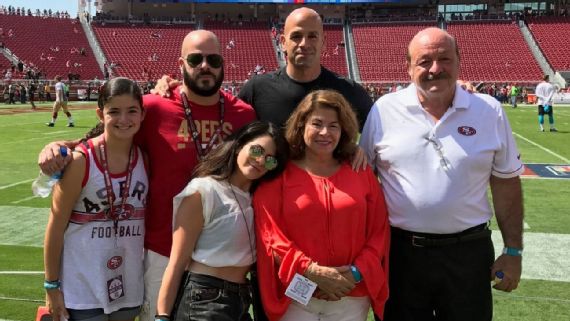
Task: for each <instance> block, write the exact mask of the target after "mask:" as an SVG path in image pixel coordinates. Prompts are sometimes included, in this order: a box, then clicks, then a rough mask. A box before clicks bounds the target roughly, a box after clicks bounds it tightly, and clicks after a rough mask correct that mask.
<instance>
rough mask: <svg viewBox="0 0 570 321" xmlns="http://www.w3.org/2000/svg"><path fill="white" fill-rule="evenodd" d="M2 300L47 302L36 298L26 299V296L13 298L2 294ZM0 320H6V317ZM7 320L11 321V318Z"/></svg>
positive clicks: (0, 298)
mask: <svg viewBox="0 0 570 321" xmlns="http://www.w3.org/2000/svg"><path fill="white" fill-rule="evenodd" d="M0 300H10V301H24V302H39V303H45V302H46V301H45V300H34V299H25V298H11V297H8V296H0ZM0 321H4V319H0ZM5 321H9V320H5Z"/></svg>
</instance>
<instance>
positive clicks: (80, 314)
mask: <svg viewBox="0 0 570 321" xmlns="http://www.w3.org/2000/svg"><path fill="white" fill-rule="evenodd" d="M67 312H69V321H114V320H132V319H134V318H136V316H137V315H139V313H140V312H141V307H140V306H138V307H133V308H122V309H119V310H117V311H115V312H112V313H110V314H105V312H103V309H87V310H74V309H67Z"/></svg>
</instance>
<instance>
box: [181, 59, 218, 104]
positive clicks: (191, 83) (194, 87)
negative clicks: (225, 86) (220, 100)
mask: <svg viewBox="0 0 570 321" xmlns="http://www.w3.org/2000/svg"><path fill="white" fill-rule="evenodd" d="M182 75H183V76H184V84H185V85H186V87H188V89H190V90H191V91H192V92H193V93H195V94H196V95H198V96H202V97H210V96H213V95H214V94H215V93H217V92H218V91H219V90H220V87H221V86H222V82H223V81H224V66H222V70H220V75H219V76H218V77H216V75H214V74H213V73H211V72H204V73H201V74H198V75H197V77H199V76H200V75H212V76H214V78H215V82H214V86H212V88H210V89H202V88H200V86H198V82H197V81H196V80H194V79H192V78H190V74H189V73H188V71H186V68H182Z"/></svg>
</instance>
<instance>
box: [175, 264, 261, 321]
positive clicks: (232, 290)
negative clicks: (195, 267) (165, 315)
mask: <svg viewBox="0 0 570 321" xmlns="http://www.w3.org/2000/svg"><path fill="white" fill-rule="evenodd" d="M184 284H185V287H184V294H183V295H182V299H181V301H180V305H179V307H178V310H177V311H175V314H176V315H175V318H174V321H189V320H191V321H251V317H250V315H249V306H250V304H251V294H250V286H249V284H238V283H234V282H230V281H226V280H223V279H220V278H216V277H213V276H209V275H204V274H197V273H190V274H189V276H188V278H187V280H186V282H185V283H184Z"/></svg>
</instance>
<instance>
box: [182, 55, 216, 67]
mask: <svg viewBox="0 0 570 321" xmlns="http://www.w3.org/2000/svg"><path fill="white" fill-rule="evenodd" d="M204 57H206V62H207V63H208V65H210V67H212V68H220V67H221V66H222V64H223V63H224V58H222V56H221V55H218V54H211V55H202V54H201V53H191V54H189V55H188V56H187V57H186V61H187V62H188V65H190V67H192V68H196V67H197V66H199V65H200V64H201V63H202V61H204Z"/></svg>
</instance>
